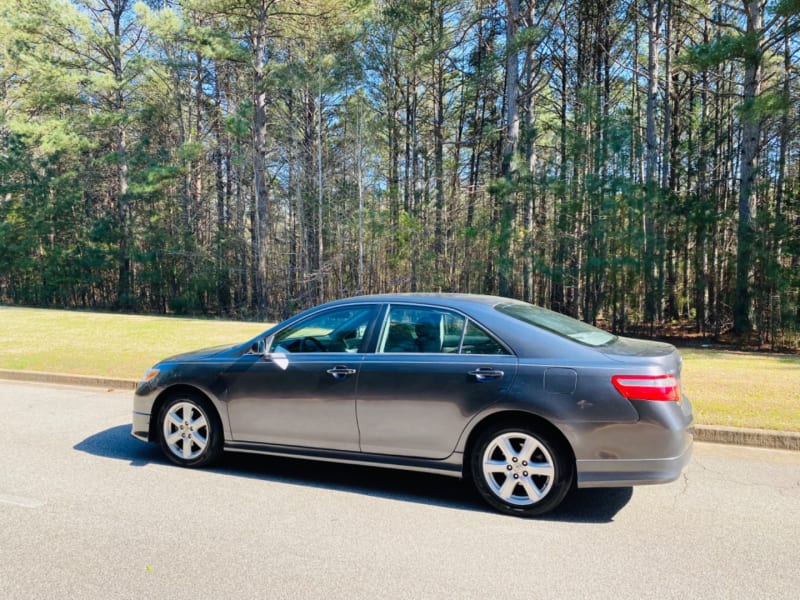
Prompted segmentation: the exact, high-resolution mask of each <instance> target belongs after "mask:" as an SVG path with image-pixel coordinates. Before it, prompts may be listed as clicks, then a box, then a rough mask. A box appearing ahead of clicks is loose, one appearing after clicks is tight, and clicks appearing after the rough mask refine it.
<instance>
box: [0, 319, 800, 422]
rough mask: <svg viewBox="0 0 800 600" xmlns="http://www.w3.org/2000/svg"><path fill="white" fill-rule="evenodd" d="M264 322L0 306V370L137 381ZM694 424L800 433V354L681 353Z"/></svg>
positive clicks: (239, 338) (687, 350) (237, 337)
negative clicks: (162, 362)
mask: <svg viewBox="0 0 800 600" xmlns="http://www.w3.org/2000/svg"><path fill="white" fill-rule="evenodd" d="M268 326H269V324H266V323H246V322H235V321H216V320H207V319H184V318H176V317H148V316H133V315H119V314H107V313H94V312H80V311H61V310H42V309H30V308H17V307H0V368H2V369H17V370H29V371H48V372H57V373H69V374H78V375H97V376H106V377H122V378H130V379H138V378H139V377H140V376H141V374H142V373H143V372H144V371H145V370H146V369H148V368H149V367H151V366H152V365H153V364H154V363H155V362H156V361H158V360H159V359H161V358H165V357H167V356H170V355H172V354H177V353H179V352H185V351H188V350H194V349H197V348H203V347H209V346H217V345H220V344H226V343H230V344H234V343H237V342H242V341H246V340H248V339H249V338H251V337H254V336H255V335H257V334H258V333H260V332H261V331H264V330H265V329H267V327H268ZM681 352H682V353H683V357H684V366H683V378H682V385H683V389H684V391H685V392H686V394H687V395H688V396H689V397H690V398H691V400H692V403H693V405H694V408H695V419H696V421H697V423H699V424H705V425H727V426H731V427H755V428H759V429H782V430H787V431H800V356H793V355H782V354H781V355H778V354H763V353H752V352H730V351H722V350H712V349H694V348H691V349H690V348H682V349H681Z"/></svg>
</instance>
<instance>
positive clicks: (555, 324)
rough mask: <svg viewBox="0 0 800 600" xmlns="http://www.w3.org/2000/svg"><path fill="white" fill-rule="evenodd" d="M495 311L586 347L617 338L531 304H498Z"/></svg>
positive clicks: (603, 343) (601, 344)
mask: <svg viewBox="0 0 800 600" xmlns="http://www.w3.org/2000/svg"><path fill="white" fill-rule="evenodd" d="M495 309H496V310H497V311H499V312H501V313H503V314H505V315H508V316H510V317H514V318H515V319H517V320H519V321H522V322H524V323H530V324H531V325H535V326H536V327H541V328H542V329H547V330H548V331H552V332H553V333H557V334H558V335H562V336H564V337H568V338H570V339H572V340H575V341H576V342H580V343H581V344H586V345H587V346H603V345H605V344H608V343H610V342H613V341H614V340H615V339H617V336H615V335H613V334H611V333H608V332H607V331H603V330H602V329H598V328H597V327H594V326H592V325H589V324H588V323H584V322H583V321H578V320H577V319H573V318H572V317H568V316H567V315H562V314H561V313H557V312H554V311H552V310H547V309H546V308H541V307H540V306H534V305H533V304H526V303H524V302H509V303H507V304H498V305H497V306H495Z"/></svg>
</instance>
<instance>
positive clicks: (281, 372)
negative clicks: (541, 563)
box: [132, 294, 692, 516]
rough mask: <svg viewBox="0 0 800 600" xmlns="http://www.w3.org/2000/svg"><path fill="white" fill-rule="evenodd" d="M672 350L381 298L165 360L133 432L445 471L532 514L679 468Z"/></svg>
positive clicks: (327, 308) (659, 478) (193, 453)
mask: <svg viewBox="0 0 800 600" xmlns="http://www.w3.org/2000/svg"><path fill="white" fill-rule="evenodd" d="M680 369H681V361H680V356H679V354H678V352H677V351H676V350H675V348H673V347H672V346H670V345H668V344H661V343H656V342H645V341H639V340H632V339H627V338H620V337H617V336H614V335H611V334H609V333H607V332H604V331H602V330H600V329H596V328H594V327H592V326H590V325H587V324H585V323H582V322H580V321H576V320H574V319H571V318H569V317H566V316H564V315H560V314H558V313H554V312H551V311H548V310H545V309H542V308H539V307H535V306H532V305H530V304H526V303H523V302H518V301H514V300H509V299H507V298H499V297H493V296H474V295H457V294H422V295H405V294H397V295H377V296H363V297H357V298H349V299H346V300H339V301H335V302H331V303H328V304H324V305H321V306H318V307H316V308H313V309H310V310H308V311H305V312H303V313H300V314H299V315H296V316H295V317H292V318H291V319H289V320H287V321H285V322H284V323H281V324H279V325H277V326H275V327H273V328H271V329H269V330H267V331H266V332H264V333H263V334H262V335H259V336H258V337H256V338H255V339H252V340H248V341H247V342H245V343H243V344H239V345H236V346H232V347H226V348H216V349H211V350H203V351H199V352H194V353H189V354H184V355H181V356H177V357H173V358H170V359H167V360H164V361H162V362H160V363H159V364H157V365H156V366H155V367H154V368H153V369H151V370H150V371H148V372H147V373H146V374H145V377H144V379H143V380H142V382H141V383H140V384H139V386H138V388H137V390H136V393H135V397H134V414H133V427H132V433H133V435H134V436H135V437H137V438H139V439H141V440H145V441H154V442H158V443H160V444H161V447H162V449H163V451H164V454H165V455H166V456H167V457H168V458H169V459H170V460H171V461H173V462H175V463H176V464H179V465H182V466H187V467H199V466H203V465H207V464H210V463H212V462H213V461H215V460H216V459H217V458H219V456H220V455H221V453H222V452H223V451H231V452H249V453H260V454H268V455H277V456H290V457H302V458H310V459H316V460H327V461H339V462H349V463H354V464H364V465H373V466H384V467H393V468H401V469H412V470H420V471H429V472H436V473H445V474H449V475H453V476H456V477H465V478H469V479H471V480H472V481H473V482H474V484H475V487H476V489H477V490H478V492H479V493H480V495H481V496H482V497H483V498H484V499H485V500H486V501H487V502H488V503H489V504H490V505H492V506H493V507H495V508H496V509H498V510H500V511H502V512H506V513H510V514H516V515H521V516H534V515H538V514H542V513H544V512H547V511H549V510H552V509H553V508H555V507H556V506H557V505H558V504H559V503H560V502H561V500H563V498H564V496H565V495H566V494H567V493H568V491H569V490H570V489H571V488H572V487H573V486H577V487H613V486H630V485H637V484H646V483H660V482H666V481H671V480H674V479H675V478H677V477H678V476H679V474H680V472H681V470H682V469H683V468H684V466H685V465H686V463H687V462H688V459H689V456H690V452H691V445H692V434H691V425H692V410H691V405H690V403H689V401H688V400H687V399H686V398H685V397H683V396H682V394H681V392H680Z"/></svg>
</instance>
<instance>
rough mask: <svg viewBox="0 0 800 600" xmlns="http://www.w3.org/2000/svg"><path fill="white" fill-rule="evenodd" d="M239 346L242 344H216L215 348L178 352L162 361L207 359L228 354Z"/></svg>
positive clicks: (177, 361) (174, 361) (179, 361)
mask: <svg viewBox="0 0 800 600" xmlns="http://www.w3.org/2000/svg"><path fill="white" fill-rule="evenodd" d="M239 346H240V344H233V345H231V344H227V345H225V346H214V347H213V348H203V349H201V350H193V351H191V352H184V353H182V354H176V355H175V356H170V357H169V358H166V359H164V360H162V361H161V362H162V363H181V362H197V361H200V360H205V359H208V358H212V357H215V356H219V355H220V354H226V353H228V352H231V351H233V350H234V349H236V348H238V347H239Z"/></svg>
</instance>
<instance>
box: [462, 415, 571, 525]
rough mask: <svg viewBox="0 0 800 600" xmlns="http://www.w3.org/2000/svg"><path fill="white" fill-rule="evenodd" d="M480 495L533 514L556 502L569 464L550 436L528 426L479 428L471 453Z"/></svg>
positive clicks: (505, 508) (567, 480)
mask: <svg viewBox="0 0 800 600" xmlns="http://www.w3.org/2000/svg"><path fill="white" fill-rule="evenodd" d="M471 468H472V479H473V481H474V483H475V487H476V489H477V490H478V493H479V494H480V495H481V497H482V498H483V499H484V500H485V501H486V502H487V503H488V504H490V505H491V506H493V507H494V508H496V509H497V510H499V511H500V512H504V513H506V514H511V515H517V516H521V517H534V516H537V515H541V514H544V513H546V512H548V511H551V510H553V509H554V508H555V507H556V506H558V505H559V504H560V503H561V501H562V500H563V499H564V497H565V496H566V495H567V492H568V491H569V490H570V487H571V486H572V480H573V478H574V466H573V464H572V461H571V460H570V458H569V454H568V452H567V451H565V450H564V448H563V445H562V444H561V443H559V442H558V441H557V440H556V439H555V437H554V436H552V435H551V434H549V433H547V432H545V431H542V430H540V429H538V428H533V427H514V426H504V427H498V428H495V429H490V430H488V431H486V432H484V433H483V434H482V435H481V436H480V437H479V438H478V441H477V443H476V444H475V448H474V451H473V453H472V456H471Z"/></svg>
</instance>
